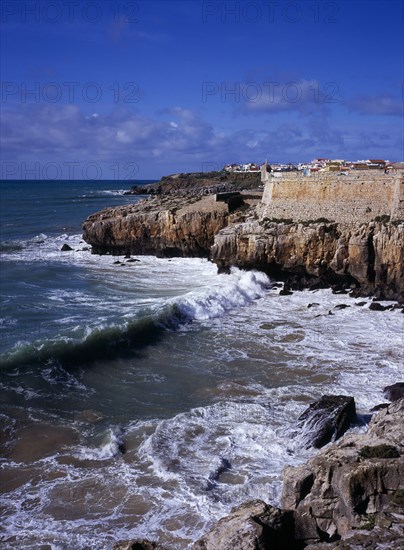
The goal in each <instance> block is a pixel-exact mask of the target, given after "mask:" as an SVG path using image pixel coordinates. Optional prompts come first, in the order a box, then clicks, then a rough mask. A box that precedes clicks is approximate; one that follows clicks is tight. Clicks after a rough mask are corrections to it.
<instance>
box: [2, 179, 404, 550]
mask: <svg viewBox="0 0 404 550" xmlns="http://www.w3.org/2000/svg"><path fill="white" fill-rule="evenodd" d="M126 184H127V182H100V181H82V182H78V181H70V182H50V181H47V182H38V181H23V182H17V181H12V182H2V183H1V235H0V241H1V243H0V246H1V248H0V254H1V315H0V317H1V319H0V330H1V339H0V344H1V355H0V384H1V415H0V423H1V462H0V467H1V492H2V495H1V497H2V498H1V500H2V504H1V510H2V521H1V528H0V529H1V531H0V541H1V547H2V548H21V547H22V546H23V547H24V548H32V549H34V548H39V547H40V546H41V545H45V544H48V545H50V546H51V548H52V549H54V550H56V549H63V550H64V549H66V550H67V549H72V548H74V549H77V550H80V549H83V550H84V549H90V548H91V549H97V550H99V549H110V548H112V545H113V543H114V542H115V541H117V540H122V539H128V538H137V537H141V538H149V539H154V540H157V539H158V540H160V541H161V542H162V543H163V544H165V545H166V546H167V547H168V548H173V549H182V548H187V547H189V546H190V544H191V543H192V542H193V541H194V540H196V539H197V538H198V537H200V536H201V535H202V534H203V533H204V532H206V530H207V529H209V527H211V526H212V525H213V523H214V522H215V521H217V520H218V519H219V518H220V517H222V516H224V515H226V514H227V513H229V511H230V510H231V509H232V508H233V507H234V506H235V505H237V504H239V503H241V502H244V501H246V500H250V499H255V498H260V499H263V500H265V501H267V502H269V503H271V504H275V505H277V504H279V499H280V491H281V479H282V469H283V468H284V466H286V465H293V464H295V465H297V464H300V463H302V462H304V461H305V460H307V458H308V457H309V456H311V455H312V454H313V451H312V450H304V449H303V447H304V446H303V445H302V441H301V439H299V433H298V432H296V428H295V426H296V420H297V418H298V417H299V415H300V414H301V413H302V411H303V410H304V409H305V408H306V407H307V406H308V404H309V403H310V402H312V401H313V400H315V399H318V398H319V397H321V395H323V394H345V395H353V396H354V397H355V400H356V403H357V408H358V412H359V413H360V418H362V419H363V421H364V422H365V420H366V419H368V413H369V410H370V408H371V407H372V406H373V405H376V404H377V403H379V402H382V401H383V400H384V399H383V395H382V388H383V387H384V386H385V385H387V384H390V383H394V382H396V381H398V380H399V379H402V375H403V371H402V369H403V344H404V324H403V319H402V318H403V316H402V314H401V312H400V310H393V311H386V312H378V311H371V310H369V304H370V303H371V300H370V299H364V300H358V299H356V300H354V299H352V298H350V297H349V296H347V295H334V294H332V292H331V291H329V290H318V291H315V292H309V291H302V292H294V293H293V295H290V296H280V295H279V287H277V286H276V285H274V283H275V281H271V280H269V279H268V277H267V276H266V275H265V274H263V273H259V272H255V271H250V272H244V271H241V270H238V269H232V271H231V273H230V274H229V275H225V274H222V275H218V274H217V269H216V267H215V265H214V264H212V263H210V262H209V261H208V260H201V259H157V258H154V257H151V256H138V257H132V258H124V257H122V256H120V257H116V256H110V255H105V256H96V255H92V254H91V250H90V248H89V246H88V245H87V244H86V243H85V242H84V241H83V239H82V236H81V224H82V222H83V221H84V219H85V218H86V217H87V216H88V215H89V214H91V213H93V212H95V211H98V210H100V209H102V208H104V207H107V206H115V205H118V204H129V203H132V202H135V201H137V200H140V199H139V197H137V196H126V195H123V191H124V190H125V189H126V188H127V187H129V186H128V185H126ZM63 244H68V245H69V246H70V247H71V248H72V250H71V251H70V252H62V251H61V247H62V246H63ZM130 260H132V261H130ZM358 302H365V304H364V305H357V304H358ZM340 304H344V305H347V306H349V307H347V308H345V309H338V308H337V309H336V308H335V306H337V305H340ZM309 306H310V307H309ZM352 429H353V430H357V431H358V430H359V431H360V430H364V429H365V427H364V425H360V423H359V425H358V426H355V427H353V428H352Z"/></svg>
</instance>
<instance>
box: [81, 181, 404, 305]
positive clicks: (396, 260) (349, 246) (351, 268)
mask: <svg viewBox="0 0 404 550" xmlns="http://www.w3.org/2000/svg"><path fill="white" fill-rule="evenodd" d="M219 174H220V173H219ZM202 176H205V177H202ZM220 178H224V179H225V182H224V183H225V185H224V184H223V185H224V187H223V186H222V187H220V186H219V187H218V184H219V183H220ZM218 188H220V189H224V190H225V191H223V192H218ZM229 189H230V190H231V191H229ZM134 192H136V193H138V192H147V193H148V195H149V196H148V198H145V199H144V200H141V201H140V202H137V203H136V204H133V205H126V206H122V207H117V208H107V209H105V210H103V211H101V212H98V213H95V214H93V215H91V216H89V217H88V218H87V220H85V222H84V225H83V237H84V240H85V241H86V242H87V243H88V244H90V245H91V246H92V251H93V252H94V253H96V254H113V255H128V254H138V255H140V254H151V255H156V256H160V257H173V256H179V257H206V258H209V259H210V260H212V261H213V262H215V263H216V264H217V266H218V268H219V270H220V271H222V272H226V271H227V270H229V269H230V267H231V266H235V267H240V268H244V269H258V270H263V271H265V272H266V273H267V274H268V275H269V276H270V277H271V278H275V279H277V280H283V281H285V284H286V286H287V288H290V289H297V290H299V289H303V288H309V289H313V290H314V289H316V288H327V287H330V286H331V287H333V288H334V289H337V290H338V289H339V290H342V289H349V290H350V291H351V292H352V295H354V296H370V295H372V296H374V297H375V298H377V299H382V300H383V299H385V300H397V301H399V302H404V246H403V243H404V221H402V220H395V221H391V222H390V221H386V220H385V219H384V220H383V221H381V220H379V221H372V222H367V223H362V222H359V221H358V223H337V222H329V221H328V220H324V219H321V218H319V219H317V220H305V221H299V222H296V221H292V220H286V219H269V218H267V217H265V212H266V210H265V208H263V206H262V203H261V199H262V190H260V189H259V177H258V176H257V175H256V174H247V175H244V174H233V175H232V177H231V178H230V176H228V175H219V176H218V175H217V173H215V176H214V178H213V179H209V177H207V175H206V174H196V175H192V174H181V175H174V176H169V177H167V178H163V179H162V180H161V181H160V182H158V183H156V184H152V185H151V186H147V190H145V189H144V188H140V190H139V189H136V191H134Z"/></svg>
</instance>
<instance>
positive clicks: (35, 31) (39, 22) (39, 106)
mask: <svg viewBox="0 0 404 550" xmlns="http://www.w3.org/2000/svg"><path fill="white" fill-rule="evenodd" d="M403 4H404V3H403V2H401V1H399V0H395V1H384V2H380V1H375V2H372V1H365V0H363V1H344V0H339V1H336V2H333V1H324V2H323V1H321V0H319V1H317V0H307V1H306V0H303V1H298V0H296V1H282V0H277V1H273V0H268V1H266V0H263V1H253V0H251V1H238V2H231V1H215V0H212V1H193V0H184V1H173V2H171V1H161V0H148V1H145V2H144V1H133V2H132V1H127V2H126V1H118V0H117V1H109V0H105V1H98V0H92V1H87V0H71V1H69V0H52V1H50V0H49V1H47V0H43V1H39V0H25V1H21V2H20V1H18V0H10V1H8V0H3V2H2V5H1V30H2V37H1V85H2V89H1V109H2V117H1V118H2V130H1V145H2V154H1V167H2V174H1V175H2V177H3V178H20V177H21V178H24V177H33V178H35V177H43V178H45V179H48V178H50V179H51V178H53V177H55V178H56V179H58V178H60V177H72V178H76V179H81V178H90V177H94V178H102V179H117V178H121V179H134V178H135V179H149V178H159V177H161V176H163V175H166V174H170V173H175V172H187V171H207V170H210V169H218V168H221V166H222V165H223V164H224V163H228V162H238V161H245V162H247V161H255V162H262V161H263V160H265V159H268V160H269V161H273V162H275V161H280V162H289V161H290V162H298V161H304V160H310V159H312V158H314V157H317V156H319V157H334V158H335V157H336V158H346V159H359V158H385V159H389V160H402V159H404V135H403V133H404V115H403V105H404V103H403V101H404V36H403V25H404V5H403Z"/></svg>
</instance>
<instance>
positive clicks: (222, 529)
mask: <svg viewBox="0 0 404 550" xmlns="http://www.w3.org/2000/svg"><path fill="white" fill-rule="evenodd" d="M259 183H260V182H259V178H258V177H257V175H255V174H254V175H253V177H248V178H246V177H240V178H237V177H236V175H233V180H232V181H230V179H229V177H228V176H227V175H223V174H221V175H220V174H219V175H218V174H216V173H215V175H214V176H211V177H209V176H208V175H206V174H196V175H192V174H191V175H190V174H179V175H178V174H177V175H174V176H170V177H167V178H163V179H162V180H161V181H160V182H158V183H156V184H153V185H151V186H147V188H140V189H139V188H134V189H132V190H131V191H130V193H131V194H139V193H142V194H143V193H144V194H146V195H149V197H148V198H146V199H145V200H142V201H140V202H138V203H136V204H134V205H126V206H122V207H117V208H109V209H105V210H103V211H101V212H98V213H96V214H93V215H92V216H90V217H89V218H88V219H87V220H86V221H85V222H84V226H83V232H84V235H83V236H84V239H85V240H86V241H87V243H89V244H91V246H92V250H93V252H94V253H97V254H112V255H126V256H130V255H131V254H139V255H140V254H152V255H156V256H160V257H172V256H179V257H206V258H209V259H210V260H211V261H213V262H215V263H216V264H217V266H218V269H219V271H222V272H226V271H228V270H229V269H230V267H232V266H235V267H240V268H244V269H258V270H263V271H265V272H266V273H267V274H268V275H269V276H270V277H272V278H275V279H276V280H282V281H284V287H283V290H282V291H281V292H282V293H283V294H288V293H290V292H291V290H293V289H298V290H300V289H303V288H309V289H311V290H315V289H318V288H326V287H331V288H332V289H333V291H334V292H335V293H348V292H349V293H350V295H351V296H354V297H357V296H373V297H374V299H376V300H377V299H379V300H386V299H387V300H395V301H398V302H401V303H403V302H404V246H403V243H404V221H402V220H395V221H393V222H391V221H389V220H387V219H383V220H379V219H378V220H374V221H370V222H366V223H363V222H360V221H358V223H337V222H330V221H328V220H324V219H317V220H303V221H292V220H289V219H268V218H267V217H265V209H263V208H262V207H261V206H262V204H261V197H262V190H261V189H259ZM358 305H361V304H360V303H359V304H358ZM371 305H372V306H374V307H372V308H371V309H380V310H382V309H383V310H384V309H386V307H385V306H382V305H381V304H378V303H377V302H373V303H372V304H371ZM403 311H404V310H403ZM402 386H403V385H400V384H398V385H397V387H395V388H393V389H392V390H388V389H386V391H387V392H388V393H387V394H386V397H387V398H388V399H390V400H391V401H394V402H393V403H392V404H390V405H385V404H383V405H381V406H380V407H379V408H380V409H381V410H380V411H379V412H377V414H374V415H373V417H372V419H371V421H370V424H369V429H368V431H367V433H365V434H360V435H358V434H350V435H346V436H344V437H343V438H342V439H339V441H336V440H337V439H338V438H339V437H340V436H341V435H342V434H343V432H344V431H346V429H347V428H348V427H349V425H350V424H351V423H352V422H353V421H354V417H355V416H356V413H355V405H354V400H353V398H346V397H345V396H325V397H324V398H322V400H320V401H319V402H317V403H315V404H313V405H312V406H311V407H310V408H309V409H308V410H307V411H306V413H304V415H302V417H301V419H300V421H299V422H300V423H299V425H298V428H297V430H298V432H300V433H301V434H303V439H302V445H312V446H314V447H317V448H320V447H322V446H323V445H325V444H328V443H329V442H330V441H332V443H331V444H330V445H327V446H326V447H325V448H324V449H322V450H321V451H320V452H319V454H318V455H317V456H316V457H314V458H313V459H312V460H310V461H309V462H308V463H307V464H305V465H303V466H300V467H297V468H292V467H290V468H286V470H285V473H284V482H283V494H282V502H281V508H275V507H273V506H271V505H269V504H266V503H265V502H263V501H252V502H248V503H245V504H243V505H242V506H240V507H238V508H236V509H235V510H233V511H232V513H231V514H230V515H229V516H228V517H226V518H223V519H221V520H220V521H219V522H218V523H217V524H216V525H215V526H214V527H213V529H212V530H211V531H210V532H209V533H207V534H206V535H205V536H204V537H203V538H202V539H201V540H199V541H197V542H196V543H195V544H194V545H193V548H194V550H230V549H231V550H234V549H240V550H243V549H245V550H250V549H251V550H259V549H263V550H264V549H267V548H268V549H269V548H271V549H275V550H276V549H279V550H284V549H287V550H289V549H290V550H294V549H295V550H299V549H301V548H307V549H310V550H311V549H313V550H315V549H317V550H325V548H330V549H332V548H339V549H341V550H342V549H346V550H350V549H351V550H356V549H357V548H370V549H374V550H376V549H379V548H380V549H381V548H386V549H387V548H389V549H394V548H399V547H401V546H400V541H401V542H403V538H402V521H403V518H404V511H403V504H404V486H403V485H402V480H403V479H404V459H403V442H404V437H403V435H404V434H403V426H404V395H403V387H402ZM114 549H115V550H129V549H132V550H133V549H144V550H150V549H157V550H158V549H160V550H163V547H162V546H161V545H160V544H159V543H156V542H150V541H144V540H143V541H123V542H121V543H117V544H116V545H115V546H114Z"/></svg>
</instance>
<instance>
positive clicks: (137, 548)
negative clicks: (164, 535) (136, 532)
mask: <svg viewBox="0 0 404 550" xmlns="http://www.w3.org/2000/svg"><path fill="white" fill-rule="evenodd" d="M112 550H164V547H163V546H161V545H160V544H158V543H157V542H150V541H148V540H146V539H142V540H141V539H136V540H123V541H121V542H117V543H116V544H114V546H113V547H112Z"/></svg>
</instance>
